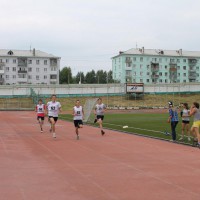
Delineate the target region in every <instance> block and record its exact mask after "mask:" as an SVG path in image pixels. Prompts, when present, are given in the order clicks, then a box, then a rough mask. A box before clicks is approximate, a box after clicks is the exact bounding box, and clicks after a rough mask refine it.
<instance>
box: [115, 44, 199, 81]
mask: <svg viewBox="0 0 200 200" xmlns="http://www.w3.org/2000/svg"><path fill="white" fill-rule="evenodd" d="M112 71H113V79H114V80H116V81H119V82H121V83H126V82H132V83H145V84H152V83H159V84H162V83H163V84H164V83H175V82H176V83H187V82H200V76H199V74H200V52H199V51H183V50H182V49H179V50H162V49H145V48H144V47H142V48H133V49H130V50H128V51H125V52H119V54H118V55H117V56H114V57H113V58H112Z"/></svg>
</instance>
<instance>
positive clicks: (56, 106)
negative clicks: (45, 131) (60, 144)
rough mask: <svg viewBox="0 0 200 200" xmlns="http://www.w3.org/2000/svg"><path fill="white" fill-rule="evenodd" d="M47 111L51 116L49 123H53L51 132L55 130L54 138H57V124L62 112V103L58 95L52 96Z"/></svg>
mask: <svg viewBox="0 0 200 200" xmlns="http://www.w3.org/2000/svg"><path fill="white" fill-rule="evenodd" d="M47 111H48V116H49V123H50V124H51V127H50V132H53V138H56V133H55V130H56V128H55V125H56V122H57V121H58V114H59V113H60V112H61V104H60V102H58V101H56V95H55V94H53V95H52V96H51V101H49V102H48V103H47Z"/></svg>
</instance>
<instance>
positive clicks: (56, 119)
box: [49, 116, 58, 122]
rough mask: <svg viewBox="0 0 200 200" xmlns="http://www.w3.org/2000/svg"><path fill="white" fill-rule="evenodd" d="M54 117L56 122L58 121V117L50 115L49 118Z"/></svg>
mask: <svg viewBox="0 0 200 200" xmlns="http://www.w3.org/2000/svg"><path fill="white" fill-rule="evenodd" d="M51 118H53V119H54V121H55V122H57V121H58V117H53V116H49V119H51Z"/></svg>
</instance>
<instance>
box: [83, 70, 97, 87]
mask: <svg viewBox="0 0 200 200" xmlns="http://www.w3.org/2000/svg"><path fill="white" fill-rule="evenodd" d="M85 82H86V83H89V84H91V83H96V74H95V71H94V70H92V71H90V72H87V74H86V75H85Z"/></svg>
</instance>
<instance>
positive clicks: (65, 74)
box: [59, 67, 72, 84]
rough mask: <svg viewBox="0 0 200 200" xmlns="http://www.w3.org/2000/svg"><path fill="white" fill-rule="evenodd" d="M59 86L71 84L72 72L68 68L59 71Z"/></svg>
mask: <svg viewBox="0 0 200 200" xmlns="http://www.w3.org/2000/svg"><path fill="white" fill-rule="evenodd" d="M59 83H60V84H70V83H72V71H71V68H70V67H64V68H63V69H62V70H61V71H60V80H59Z"/></svg>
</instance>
